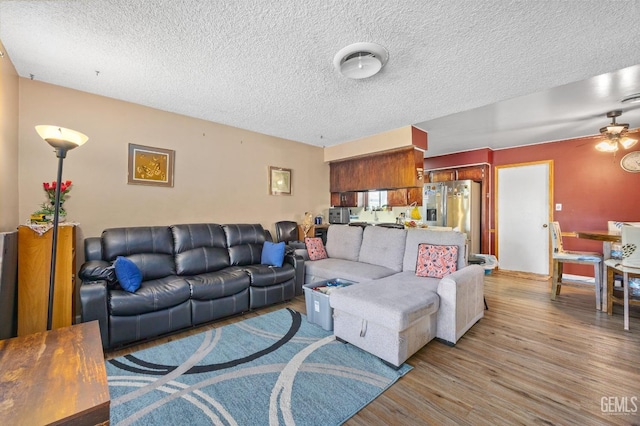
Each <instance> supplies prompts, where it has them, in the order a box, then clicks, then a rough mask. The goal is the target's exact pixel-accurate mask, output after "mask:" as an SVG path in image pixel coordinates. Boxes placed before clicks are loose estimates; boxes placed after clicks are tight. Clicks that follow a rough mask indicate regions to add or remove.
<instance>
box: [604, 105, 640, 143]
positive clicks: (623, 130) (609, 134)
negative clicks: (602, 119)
mask: <svg viewBox="0 0 640 426" xmlns="http://www.w3.org/2000/svg"><path fill="white" fill-rule="evenodd" d="M620 115H622V111H619V110H616V111H609V112H608V113H607V117H609V118H611V124H609V125H607V126H605V127H602V128H601V129H600V133H601V134H602V136H604V140H602V142H600V143H598V144H597V145H596V149H597V150H598V151H602V152H616V151H617V150H618V149H619V148H620V146H622V147H623V148H624V149H629V148H631V147H632V146H634V145H635V144H636V143H637V142H638V141H637V140H636V139H632V138H629V137H627V136H626V134H627V131H628V130H629V124H627V123H616V117H620Z"/></svg>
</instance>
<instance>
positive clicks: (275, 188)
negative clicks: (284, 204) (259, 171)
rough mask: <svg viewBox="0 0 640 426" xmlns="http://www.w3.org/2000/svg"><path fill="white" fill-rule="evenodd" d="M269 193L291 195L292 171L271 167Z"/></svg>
mask: <svg viewBox="0 0 640 426" xmlns="http://www.w3.org/2000/svg"><path fill="white" fill-rule="evenodd" d="M269 193H270V194H271V195H291V169H283V168H282V167H273V166H269Z"/></svg>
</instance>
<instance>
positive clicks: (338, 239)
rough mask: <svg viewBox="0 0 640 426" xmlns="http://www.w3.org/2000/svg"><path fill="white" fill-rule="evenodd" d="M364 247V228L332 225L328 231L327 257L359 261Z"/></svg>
mask: <svg viewBox="0 0 640 426" xmlns="http://www.w3.org/2000/svg"><path fill="white" fill-rule="evenodd" d="M361 245H362V227H360V226H349V225H331V226H329V229H328V230H327V245H326V249H327V255H328V256H329V257H335V258H337V259H345V260H353V261H357V260H358V256H359V255H360V246H361Z"/></svg>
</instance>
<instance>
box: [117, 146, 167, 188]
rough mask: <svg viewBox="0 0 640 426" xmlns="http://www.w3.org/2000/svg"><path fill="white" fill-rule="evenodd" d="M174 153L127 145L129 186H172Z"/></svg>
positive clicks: (160, 149)
mask: <svg viewBox="0 0 640 426" xmlns="http://www.w3.org/2000/svg"><path fill="white" fill-rule="evenodd" d="M174 159H175V151H173V150H170V149H162V148H152V147H150V146H142V145H134V144H132V143H130V144H129V179H128V182H127V183H129V184H133V185H155V186H169V187H172V186H173V164H174Z"/></svg>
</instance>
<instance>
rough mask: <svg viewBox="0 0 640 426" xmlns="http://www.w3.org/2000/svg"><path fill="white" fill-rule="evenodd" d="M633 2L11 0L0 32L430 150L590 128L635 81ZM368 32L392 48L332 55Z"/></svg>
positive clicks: (307, 139)
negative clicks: (367, 64)
mask: <svg viewBox="0 0 640 426" xmlns="http://www.w3.org/2000/svg"><path fill="white" fill-rule="evenodd" d="M639 18H640V4H639V2H638V1H602V0H601V1H527V2H525V1H504V0H498V1H485V0H481V1H456V0H446V1H424V0H412V1H398V2H393V1H392V2H390V1H364V0H359V1H356V0H335V1H334V0H327V1H316V0H313V1H308V0H305V1H302V0H283V1H278V2H265V1H262V0H260V1H248V0H238V1H218V2H213V1H212V2H209V1H194V0H193V1H190V0H183V1H175V0H164V1H162V0H158V1H149V0H90V1H5V0H2V1H0V40H2V42H3V43H4V45H5V48H6V49H7V52H8V54H9V56H10V58H11V60H12V61H13V63H14V65H15V67H16V69H17V71H18V73H19V74H20V76H22V77H29V76H30V75H33V78H34V79H36V80H40V81H44V82H47V83H52V84H56V85H60V86H64V87H70V88H73V89H77V90H82V91H86V92H90V93H95V94H99V95H104V96H108V97H112V98H116V99H122V100H126V101H129V102H134V103H138V104H142V105H147V106H150V107H154V108H158V109H162V110H166V111H172V112H176V113H180V114H184V115H187V116H192V117H197V118H202V119H205V120H210V121H214V122H218V123H224V124H228V125H231V126H236V127H240V128H244V129H249V130H253V131H256V132H260V133H265V134H269V135H274V136H278V137H282V138H286V139H292V140H295V141H299V142H303V143H307V144H313V145H319V146H329V145H335V144H339V143H343V142H346V141H349V140H354V139H358V138H362V137H365V136H369V135H373V134H377V133H380V132H383V131H387V130H392V129H396V128H399V127H403V126H406V125H410V124H411V125H416V126H417V127H420V128H422V129H424V130H426V131H427V132H428V133H429V147H430V149H429V151H428V152H427V156H431V155H438V154H444V153H449V152H456V151H460V150H466V149H471V148H477V147H485V146H488V147H491V148H501V147H506V146H514V145H525V144H529V143H537V142H542V141H548V140H557V139H565V138H569V137H577V136H584V135H590V134H594V133H597V129H599V128H600V127H602V126H603V125H605V124H606V123H607V122H608V119H607V118H606V117H605V114H606V112H607V111H608V110H610V109H613V108H620V107H623V105H621V104H620V102H619V101H620V99H621V98H622V97H624V96H626V95H628V94H630V93H635V92H640V79H639V75H640V69H639V68H640V67H638V66H636V65H637V64H640V25H638V22H640V19H639ZM359 41H369V42H375V43H378V44H380V45H382V46H384V47H385V48H387V50H388V51H389V62H388V64H387V65H386V66H385V68H383V70H382V71H381V72H380V73H379V74H377V75H375V76H374V77H371V78H369V79H364V80H349V79H347V78H344V77H343V76H342V75H341V74H339V73H338V72H337V71H335V69H334V68H333V57H334V55H335V54H336V52H337V51H338V50H340V49H341V48H343V47H344V46H346V45H348V44H351V43H354V42H359ZM627 67H631V68H628V69H627V70H622V69H623V68H627ZM618 70H622V71H618ZM602 74H605V75H602ZM595 76H599V77H595ZM559 86H562V87H559ZM552 88H555V89H552ZM624 109H629V108H628V107H625V108H624ZM632 119H633V120H632ZM634 120H635V121H634ZM619 121H621V122H629V123H630V124H631V127H638V126H640V108H636V109H635V110H633V109H631V110H629V111H626V110H625V113H624V114H623V116H622V119H621V120H619Z"/></svg>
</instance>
